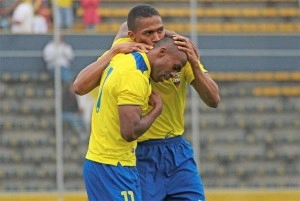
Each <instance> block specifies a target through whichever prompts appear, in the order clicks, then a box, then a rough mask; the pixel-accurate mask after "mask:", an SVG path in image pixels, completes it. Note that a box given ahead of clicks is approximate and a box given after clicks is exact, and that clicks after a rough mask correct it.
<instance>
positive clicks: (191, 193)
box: [136, 136, 205, 201]
mask: <svg viewBox="0 0 300 201" xmlns="http://www.w3.org/2000/svg"><path fill="white" fill-rule="evenodd" d="M136 156H137V169H138V171H139V175H140V180H141V188H142V197H143V201H154V200H155V201H163V200H165V201H166V200H172V201H177V200H184V201H189V200H193V201H204V200H205V195H204V188H203V184H202V181H201V178H200V175H199V173H198V169H197V165H196V163H195V160H194V158H193V156H194V152H193V149H192V147H191V145H190V143H189V142H188V141H187V140H185V139H184V138H182V137H181V136H180V137H172V138H166V139H162V140H147V141H145V142H140V143H138V146H137V150H136Z"/></svg>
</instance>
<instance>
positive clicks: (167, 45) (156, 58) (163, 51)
mask: <svg viewBox="0 0 300 201" xmlns="http://www.w3.org/2000/svg"><path fill="white" fill-rule="evenodd" d="M147 56H148V59H149V62H150V66H151V75H150V76H151V78H152V80H153V81H154V82H163V81H164V80H168V79H170V78H171V77H175V75H176V73H177V72H180V71H181V69H182V68H183V67H184V66H185V64H186V62H187V55H186V53H185V52H183V51H181V50H179V49H178V48H177V46H176V45H175V44H174V40H173V38H171V37H164V38H162V39H161V40H159V41H158V42H157V43H155V44H154V48H153V49H151V50H150V51H149V52H148V54H147Z"/></svg>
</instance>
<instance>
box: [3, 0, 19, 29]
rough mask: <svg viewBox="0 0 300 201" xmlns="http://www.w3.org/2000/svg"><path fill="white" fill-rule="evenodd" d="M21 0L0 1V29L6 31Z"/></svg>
mask: <svg viewBox="0 0 300 201" xmlns="http://www.w3.org/2000/svg"><path fill="white" fill-rule="evenodd" d="M20 2H21V0H0V28H2V29H6V30H8V29H9V28H10V24H11V23H10V20H11V16H12V13H13V11H14V10H15V8H16V7H17V6H18V4H19V3H20Z"/></svg>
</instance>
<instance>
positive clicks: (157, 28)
mask: <svg viewBox="0 0 300 201" xmlns="http://www.w3.org/2000/svg"><path fill="white" fill-rule="evenodd" d="M136 27H137V28H136V30H135V31H134V32H131V33H130V34H129V36H130V38H131V39H132V40H133V41H135V42H139V43H146V44H148V45H153V44H154V43H156V42H157V41H159V40H160V39H162V38H163V37H164V36H165V31H164V26H163V23H162V20H161V17H160V16H152V17H147V18H139V19H137V20H136Z"/></svg>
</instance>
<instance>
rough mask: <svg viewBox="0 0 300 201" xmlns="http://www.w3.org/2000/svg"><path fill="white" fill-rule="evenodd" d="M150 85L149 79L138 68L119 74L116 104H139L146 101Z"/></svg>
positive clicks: (142, 104)
mask: <svg viewBox="0 0 300 201" xmlns="http://www.w3.org/2000/svg"><path fill="white" fill-rule="evenodd" d="M150 92H151V87H150V83H149V79H148V78H147V77H146V76H144V75H143V74H142V73H141V72H140V71H138V70H132V71H129V72H126V75H122V76H120V80H119V85H118V105H140V106H144V105H146V104H147V103H148V98H149V96H150Z"/></svg>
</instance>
